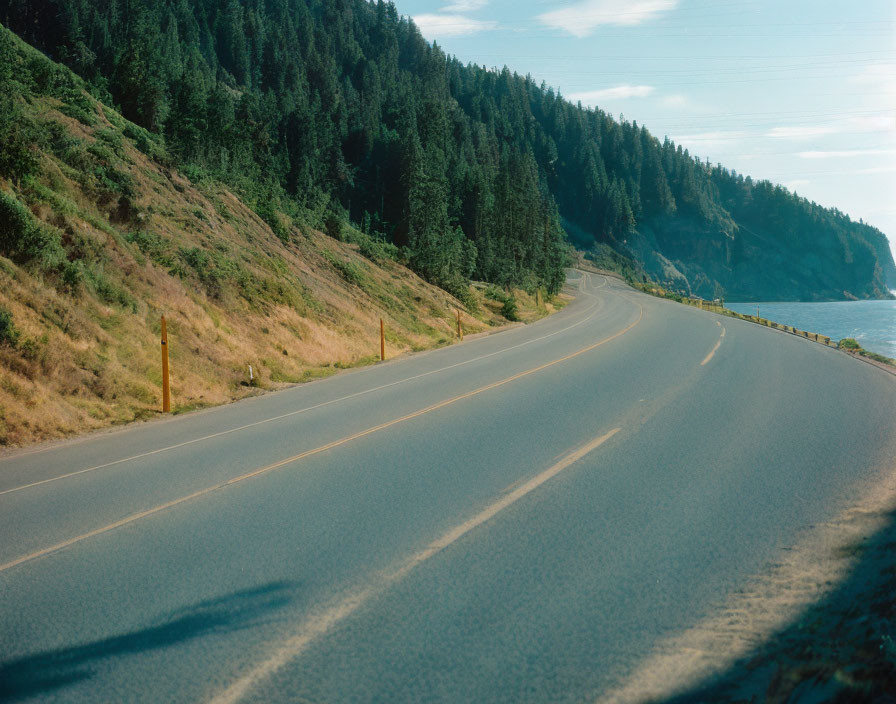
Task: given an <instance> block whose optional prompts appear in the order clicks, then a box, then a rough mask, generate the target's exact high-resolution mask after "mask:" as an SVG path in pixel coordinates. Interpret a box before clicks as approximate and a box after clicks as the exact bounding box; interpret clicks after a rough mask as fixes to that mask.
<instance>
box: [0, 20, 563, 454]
mask: <svg viewBox="0 0 896 704" xmlns="http://www.w3.org/2000/svg"><path fill="white" fill-rule="evenodd" d="M2 33H3V35H4V37H3V39H5V41H7V42H10V43H11V44H10V46H12V48H13V49H14V56H15V63H14V64H13V65H12V66H7V67H6V68H7V69H8V70H9V72H10V74H11V75H12V76H13V77H14V80H15V81H16V83H17V84H18V89H17V91H16V92H15V93H14V94H12V95H8V94H7V95H6V96H4V98H3V99H4V100H6V101H9V102H8V104H7V105H6V106H4V114H7V115H8V114H13V115H14V123H13V125H12V126H10V125H7V130H8V133H11V134H13V135H14V138H13V139H12V140H10V141H8V142H6V143H5V144H4V145H3V148H2V152H0V160H5V161H6V162H9V161H10V160H15V161H16V169H15V172H16V173H22V165H23V164H24V165H25V167H26V168H25V172H26V175H25V176H24V177H22V178H19V179H18V180H17V181H15V182H14V181H12V180H10V179H9V178H6V177H2V176H0V255H2V256H0V445H11V444H24V443H28V442H32V441H35V440H39V439H44V438H50V437H55V436H60V435H66V434H70V433H74V432H78V431H83V430H86V429H91V428H99V427H103V426H108V425H111V424H115V423H123V422H128V421H131V420H134V419H139V418H146V417H150V416H152V415H154V414H156V413H158V411H159V408H160V404H161V386H160V384H161V370H160V361H159V360H160V353H159V333H160V316H161V315H162V314H165V315H166V316H167V319H168V330H169V337H170V354H171V369H172V397H173V406H174V409H175V411H176V412H178V411H183V410H187V409H191V408H196V407H201V406H205V405H210V404H217V403H223V402H227V401H229V400H232V399H236V398H240V397H242V396H245V395H248V394H252V393H257V389H256V388H254V387H261V388H274V387H277V386H278V385H282V384H285V383H292V382H300V381H307V380H310V379H315V378H320V377H323V376H327V375H329V374H332V373H334V372H335V371H336V370H337V369H339V368H342V367H348V366H353V365H358V364H365V363H370V362H373V361H375V360H377V359H378V357H379V318H380V316H382V317H383V318H384V319H385V321H386V330H387V332H386V340H387V342H386V351H387V356H389V357H392V356H395V355H397V354H400V353H402V352H406V351H409V350H419V349H424V348H428V347H433V346H438V345H443V344H448V343H450V342H451V341H453V340H454V315H455V310H456V309H457V308H462V309H463V310H464V312H463V321H464V325H465V329H466V331H467V332H475V331H479V330H483V329H486V328H487V327H488V326H489V325H493V324H497V323H502V322H506V319H505V318H504V317H503V316H502V315H501V311H502V310H504V311H505V312H508V311H507V310H506V307H505V304H504V302H503V300H497V299H500V298H503V293H502V292H499V294H495V292H494V291H490V292H489V293H490V294H491V297H488V296H486V295H484V293H481V292H477V290H476V289H471V290H470V292H469V295H468V296H466V298H465V302H464V303H463V304H462V303H461V302H459V301H458V300H457V299H455V298H454V297H452V296H450V295H449V294H447V293H446V292H445V291H443V290H442V289H439V288H436V287H434V286H431V285H429V284H427V283H426V282H424V281H423V280H421V279H420V278H419V277H417V276H416V275H414V274H413V273H411V272H410V271H409V270H408V269H407V268H406V267H404V266H402V264H401V263H400V262H399V261H396V260H397V259H399V258H400V257H399V253H398V250H396V249H395V248H394V247H393V246H391V245H387V244H385V243H384V242H381V241H377V240H374V239H372V238H370V237H368V236H366V235H363V234H361V233H360V232H357V231H355V230H353V229H351V228H348V227H343V228H336V230H337V231H335V232H332V233H331V234H335V235H338V239H336V238H333V237H330V236H327V235H325V234H322V233H320V232H317V231H313V230H310V229H307V228H305V229H303V228H300V227H298V226H296V224H294V223H293V222H291V221H290V220H289V219H288V218H286V217H285V216H282V215H281V214H279V213H276V212H271V211H266V212H263V214H264V215H265V219H263V218H262V217H260V216H259V214H258V213H257V212H255V211H253V209H251V208H250V207H248V206H247V204H246V203H245V202H243V201H242V200H240V198H238V197H237V196H236V195H235V194H234V193H233V192H232V191H230V190H228V189H227V188H226V187H224V186H222V185H221V184H220V183H217V182H214V181H210V180H201V181H199V182H193V181H191V180H190V179H188V178H187V177H185V176H184V175H183V174H181V173H179V172H178V171H177V170H176V169H175V168H173V166H172V165H171V162H170V160H169V159H168V157H167V155H166V154H165V151H164V148H163V144H162V142H161V141H160V140H159V139H158V138H156V137H154V136H153V135H151V134H150V133H148V132H146V131H145V130H143V129H141V128H139V127H137V126H135V125H133V124H131V123H129V122H127V121H126V120H124V119H123V118H122V117H121V116H120V115H119V114H118V113H117V112H116V111H114V110H112V109H110V108H109V107H107V106H104V105H101V104H99V103H98V102H96V101H95V100H93V99H92V98H91V97H89V95H88V94H87V92H86V91H85V90H84V87H83V85H82V84H81V81H80V79H78V78H76V77H75V76H74V75H73V74H71V73H70V72H69V71H68V70H67V69H64V68H62V67H60V66H58V65H55V64H53V63H52V62H50V61H49V60H47V59H46V58H45V57H44V56H43V55H42V54H40V53H39V52H37V51H36V50H34V49H32V48H30V47H28V46H27V45H25V44H24V43H23V42H20V41H19V40H17V39H15V38H13V37H12V35H11V34H9V33H8V32H6V30H2ZM0 70H2V69H0ZM16 136H18V141H16V139H15V137H16ZM2 168H3V164H2V163H0V172H2ZM6 173H9V170H7V171H6ZM262 206H263V204H262ZM262 206H259V204H256V205H255V210H256V211H257V210H261V209H262ZM266 220H267V221H266ZM268 221H270V222H271V223H272V224H273V227H272V226H271V224H269V222H268ZM517 300H518V302H519V305H521V306H522V307H523V308H525V304H526V302H529V303H530V304H531V305H530V306H529V310H525V311H524V312H523V315H524V316H528V317H534V316H537V315H539V314H544V313H546V312H549V310H551V309H553V306H551V305H550V304H548V305H547V306H545V305H542V306H541V307H540V308H539V309H536V308H535V306H534V300H533V299H531V298H529V297H527V296H525V294H522V293H520V294H518V297H517ZM508 314H510V313H509V312H508ZM250 364H251V365H252V366H253V369H254V371H255V375H256V379H255V381H254V383H253V385H251V386H250V385H249V377H248V365H250Z"/></svg>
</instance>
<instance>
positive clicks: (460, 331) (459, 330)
mask: <svg viewBox="0 0 896 704" xmlns="http://www.w3.org/2000/svg"><path fill="white" fill-rule="evenodd" d="M455 312H456V313H457V337H458V339H460V341H461V342H463V341H464V328H463V325H462V323H461V322H460V309H458V310H456V311H455Z"/></svg>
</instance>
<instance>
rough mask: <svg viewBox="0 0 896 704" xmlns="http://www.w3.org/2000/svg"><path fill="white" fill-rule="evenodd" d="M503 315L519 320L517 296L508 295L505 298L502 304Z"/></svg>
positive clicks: (509, 318)
mask: <svg viewBox="0 0 896 704" xmlns="http://www.w3.org/2000/svg"><path fill="white" fill-rule="evenodd" d="M501 315H503V316H504V317H505V318H507V319H508V320H519V318H518V317H517V306H516V298H514V297H513V296H507V297H506V298H505V299H504V305H503V306H501Z"/></svg>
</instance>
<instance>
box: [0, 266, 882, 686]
mask: <svg viewBox="0 0 896 704" xmlns="http://www.w3.org/2000/svg"><path fill="white" fill-rule="evenodd" d="M570 282H571V285H573V286H574V287H576V288H577V289H578V294H577V297H576V300H575V301H574V302H573V303H572V304H570V305H569V306H568V307H567V308H565V309H564V310H563V311H561V312H559V313H557V314H555V315H553V316H551V317H550V318H547V319H544V320H542V321H540V322H538V323H535V324H532V325H529V326H525V327H518V328H515V329H511V330H508V331H506V332H502V333H501V334H497V335H491V336H488V337H481V338H478V339H472V340H467V341H466V342H464V343H462V344H458V345H453V346H451V347H447V348H443V349H440V350H436V351H432V352H427V353H422V354H418V355H413V356H410V357H408V358H406V359H400V360H395V361H392V362H387V363H384V364H379V365H376V366H374V367H370V368H366V369H363V370H359V371H355V372H350V373H346V374H343V375H339V376H337V377H334V378H331V379H328V380H325V381H321V382H316V383H312V384H308V385H304V386H299V387H295V388H291V389H288V390H285V391H281V392H277V393H272V394H267V395H264V396H261V397H257V398H253V399H251V400H247V401H244V402H241V403H237V404H232V405H229V406H224V407H220V408H216V409H211V410H207V411H202V412H198V413H194V414H190V415H186V416H180V417H176V418H172V419H170V420H166V421H162V422H155V423H147V424H142V425H137V426H133V427H130V428H127V429H124V430H120V431H116V432H111V433H102V434H98V435H92V436H88V437H85V438H82V439H79V440H75V441H71V442H66V443H61V444H57V445H53V446H49V447H46V448H41V449H39V450H38V451H31V452H22V453H18V454H13V455H10V456H7V457H5V458H4V459H3V460H2V461H0V536H2V540H0V700H18V699H22V700H25V699H34V700H38V701H62V702H100V701H109V702H112V701H116V702H124V701H128V702H131V701H133V702H162V701H171V702H174V701H178V702H180V701H183V702H194V701H195V702H206V701H208V702H236V701H240V702H243V701H245V702H374V701H376V702H417V701H441V702H467V701H480V702H525V701H530V702H544V701H557V702H566V701H569V702H580V701H593V700H594V699H595V698H596V697H597V696H598V695H600V694H601V692H603V691H606V689H607V688H608V687H610V686H611V685H613V684H616V683H618V682H619V681H620V678H624V677H625V675H626V674H627V673H628V672H631V671H632V669H633V668H634V667H636V666H637V664H638V662H639V661H640V660H641V659H642V658H644V657H645V655H646V654H647V653H648V652H649V650H650V648H651V646H652V645H653V644H654V643H656V642H657V640H658V639H660V638H662V637H664V636H667V635H670V634H675V633H677V632H680V631H681V630H683V629H685V628H687V627H688V626H690V625H692V624H693V623H694V622H696V621H697V620H698V619H700V618H703V617H704V616H706V615H707V614H709V613H711V611H712V609H713V607H714V605H716V604H718V603H719V600H720V599H722V598H724V597H725V595H726V594H730V593H732V592H733V591H735V590H737V589H738V587H739V585H741V584H743V582H744V580H745V579H746V578H747V577H748V576H750V575H752V574H755V573H756V572H757V571H759V570H761V569H762V568H763V567H764V566H765V565H767V564H768V563H769V562H770V561H773V560H774V559H775V556H776V555H777V554H779V551H780V550H781V549H782V548H784V547H786V546H788V545H790V544H791V543H792V542H793V541H794V540H795V539H796V537H797V536H798V535H799V533H800V531H802V530H804V529H805V528H806V527H807V526H810V525H812V524H813V523H815V522H818V521H822V520H824V519H825V518H826V517H829V516H831V515H833V513H834V512H836V511H837V510H839V509H841V508H842V507H843V506H844V505H846V504H847V503H848V502H849V501H850V500H851V498H852V497H853V496H854V495H855V494H856V492H857V490H858V489H857V487H858V486H860V485H862V483H863V482H867V481H868V480H869V478H872V477H873V476H875V473H876V472H879V471H881V469H887V468H889V469H892V466H890V467H886V465H887V463H889V462H892V458H893V457H894V456H896V432H894V424H893V418H894V416H896V377H893V376H892V375H888V374H885V373H883V372H881V371H880V370H877V369H875V368H873V367H871V366H869V365H865V364H862V363H860V362H858V361H856V360H854V359H851V358H848V357H847V356H846V355H842V354H839V353H837V352H836V351H834V350H830V349H826V348H823V347H822V346H820V345H816V344H814V343H810V342H808V341H806V340H802V339H798V338H795V337H793V336H788V335H785V334H782V333H779V332H777V331H774V330H771V329H767V328H760V327H758V326H753V325H750V324H749V323H745V322H742V321H738V320H734V319H728V318H722V317H719V316H716V315H713V314H710V313H705V312H702V311H699V310H696V309H693V308H689V307H685V306H680V305H678V304H674V303H671V302H667V301H662V300H658V299H654V298H651V297H648V296H644V295H642V294H640V293H637V292H635V291H632V290H631V289H629V288H628V287H626V286H624V285H623V284H621V283H620V282H618V281H615V280H613V279H608V278H604V277H601V276H597V275H593V274H580V273H572V274H570ZM173 344H176V341H175V342H174V343H173Z"/></svg>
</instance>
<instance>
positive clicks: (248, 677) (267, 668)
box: [211, 428, 621, 704]
mask: <svg viewBox="0 0 896 704" xmlns="http://www.w3.org/2000/svg"><path fill="white" fill-rule="evenodd" d="M620 430H621V428H614V429H613V430H611V431H610V432H608V433H605V434H604V435H601V436H600V437H598V438H596V439H594V440H592V441H591V442H589V443H588V444H586V445H584V446H583V447H580V448H579V449H578V450H574V451H573V452H570V453H569V454H568V455H566V457H564V458H563V459H562V460H560V461H559V462H557V463H556V464H554V465H552V466H551V467H549V468H548V469H546V470H544V471H543V472H541V473H540V474H538V475H536V476H535V477H533V478H532V479H530V480H528V481H527V482H526V483H525V484H523V485H522V486H520V487H519V488H517V489H515V490H513V491H511V492H510V493H508V494H505V495H504V496H502V497H501V498H500V499H498V500H497V501H495V502H493V503H492V504H489V505H488V506H487V507H486V508H484V509H483V510H482V511H480V512H479V513H477V514H476V515H475V516H473V517H472V518H470V519H468V520H466V521H464V522H463V523H461V524H460V525H458V526H456V527H454V528H452V529H451V530H449V531H448V532H447V533H445V534H444V535H442V536H441V537H440V538H438V539H436V540H434V541H433V542H431V543H430V544H429V545H428V546H427V547H426V548H424V549H423V550H421V551H420V552H418V553H416V554H415V555H413V556H412V557H411V558H410V559H408V560H407V561H406V562H404V563H402V564H401V565H400V566H399V567H397V568H395V569H393V570H392V571H391V572H387V573H385V574H382V575H380V576H379V577H378V578H377V579H376V580H375V581H374V582H373V583H372V584H370V585H368V586H366V587H364V588H362V589H360V590H358V591H356V592H354V593H352V594H349V595H348V596H346V597H343V598H342V599H341V600H339V601H338V602H337V603H335V604H333V605H332V606H330V607H328V608H326V609H324V610H323V611H321V612H320V613H318V614H317V615H315V616H312V617H311V618H310V619H308V620H307V621H306V622H305V623H304V624H303V625H302V626H301V627H300V629H299V632H298V633H296V634H295V635H294V636H292V637H290V638H289V639H287V640H286V641H285V642H284V643H283V644H282V645H281V646H280V647H279V648H278V649H277V650H276V651H275V652H274V653H273V654H272V655H271V656H270V657H269V658H268V659H267V660H265V661H263V662H262V663H260V664H259V665H257V666H256V667H254V668H253V669H252V670H251V671H250V672H248V673H247V674H245V675H244V676H242V677H240V678H239V679H238V680H237V681H236V682H234V683H233V684H231V685H230V686H229V687H228V688H227V689H225V690H224V691H223V692H221V693H220V694H217V695H215V696H214V697H213V698H212V699H211V702H212V704H233V703H234V702H238V701H239V700H240V699H242V698H243V697H245V696H246V695H247V694H248V693H249V691H250V690H251V689H252V688H253V687H255V686H257V685H258V684H259V683H260V682H262V681H263V680H265V679H266V678H268V677H270V676H271V675H272V674H274V673H275V672H276V671H277V670H279V669H280V668H282V667H283V666H284V665H286V664H287V663H289V662H290V661H291V660H293V659H295V658H296V657H298V656H299V655H300V654H301V653H302V652H303V651H304V650H305V648H307V647H308V646H309V645H310V644H311V643H312V642H313V641H314V640H316V639H317V638H319V637H320V636H322V635H324V634H326V633H327V632H328V631H330V630H331V629H332V628H334V627H335V626H336V625H338V624H339V623H340V622H341V621H343V620H344V619H346V618H348V617H349V616H351V615H352V614H353V613H354V612H355V611H357V610H358V609H359V608H361V607H362V606H364V604H366V603H367V602H368V601H370V600H371V599H373V598H375V597H377V596H379V595H380V594H382V593H383V592H384V591H385V590H386V589H388V588H389V587H390V586H391V585H393V584H395V583H396V582H398V581H399V580H401V579H403V578H404V577H405V576H406V575H407V574H408V573H410V572H411V571H412V570H413V569H414V568H416V567H418V566H419V565H421V564H423V563H424V562H426V561H427V560H429V559H430V558H432V557H434V556H436V555H438V554H439V553H440V552H442V551H443V550H445V549H446V548H448V547H449V546H451V545H452V544H454V543H456V542H457V541H458V540H460V539H461V538H462V537H464V536H465V535H466V534H467V533H469V532H470V531H472V530H474V529H475V528H477V527H479V526H480V525H482V524H483V523H485V522H487V521H489V520H491V519H492V518H494V517H495V516H496V515H497V514H499V513H500V512H501V511H503V510H504V509H506V508H508V507H509V506H511V505H512V504H514V503H516V502H517V501H519V500H520V499H522V498H523V497H524V496H526V495H527V494H529V493H531V492H532V491H534V490H535V489H537V488H538V487H540V486H541V485H542V484H544V483H545V482H547V481H548V480H550V479H552V478H553V477H555V476H557V475H558V474H559V473H560V472H562V471H563V470H564V469H566V468H567V467H569V466H570V465H572V464H574V463H576V462H578V461H579V460H580V459H582V458H583V457H584V456H585V455H587V454H588V453H590V452H593V451H594V450H595V449H597V448H598V447H599V446H600V445H602V444H603V443H605V442H606V441H607V440H609V439H610V438H612V437H613V436H614V435H615V434H616V433H618V432H619V431H620Z"/></svg>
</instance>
